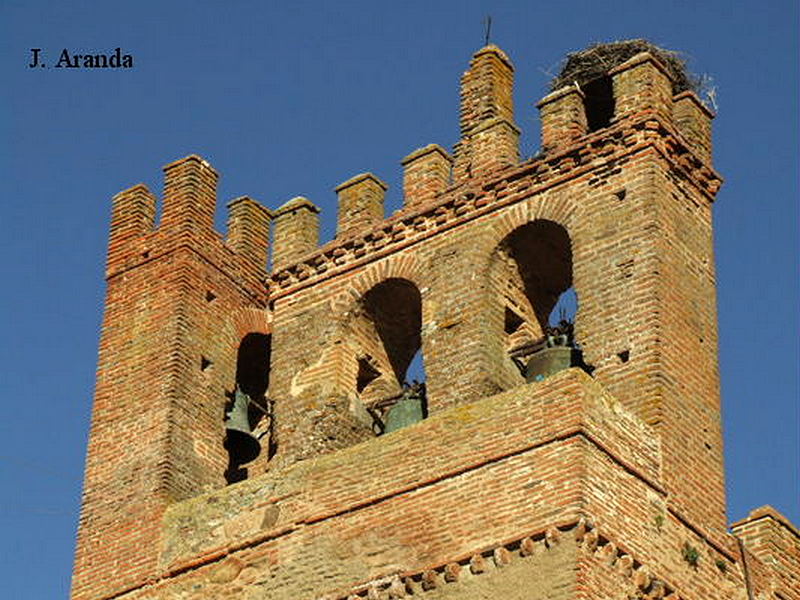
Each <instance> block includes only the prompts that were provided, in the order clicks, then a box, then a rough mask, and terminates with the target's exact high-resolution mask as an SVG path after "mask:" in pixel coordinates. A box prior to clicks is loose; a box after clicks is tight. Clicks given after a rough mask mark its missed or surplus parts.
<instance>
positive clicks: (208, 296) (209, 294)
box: [206, 290, 217, 302]
mask: <svg viewBox="0 0 800 600" xmlns="http://www.w3.org/2000/svg"><path fill="white" fill-rule="evenodd" d="M216 299H217V295H216V294H215V293H214V292H212V291H211V290H208V291H207V292H206V302H213V301H214V300H216Z"/></svg>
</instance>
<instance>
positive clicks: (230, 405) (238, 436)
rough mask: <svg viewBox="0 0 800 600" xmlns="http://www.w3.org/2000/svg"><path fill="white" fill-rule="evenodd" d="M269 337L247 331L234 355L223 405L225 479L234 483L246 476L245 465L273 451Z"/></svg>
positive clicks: (269, 454)
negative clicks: (230, 386)
mask: <svg viewBox="0 0 800 600" xmlns="http://www.w3.org/2000/svg"><path fill="white" fill-rule="evenodd" d="M271 349H272V337H271V336H270V335H266V334H262V333H249V334H247V335H246V336H244V337H243V338H242V341H241V342H240V344H239V350H238V351H237V355H236V383H235V386H234V389H233V391H232V392H230V393H229V394H228V402H227V403H226V405H225V449H226V450H227V451H228V468H227V470H226V471H225V479H226V481H227V482H228V483H235V482H237V481H242V480H243V479H247V476H248V470H247V468H246V467H245V466H244V465H247V464H248V463H251V462H252V461H254V460H255V459H256V458H257V457H258V456H259V455H262V454H263V453H264V452H266V453H267V456H268V458H270V457H272V456H273V455H274V454H275V450H276V448H275V444H274V440H273V436H272V435H271V434H272V406H271V402H270V400H269V397H268V396H267V390H268V388H269V365H270V354H271Z"/></svg>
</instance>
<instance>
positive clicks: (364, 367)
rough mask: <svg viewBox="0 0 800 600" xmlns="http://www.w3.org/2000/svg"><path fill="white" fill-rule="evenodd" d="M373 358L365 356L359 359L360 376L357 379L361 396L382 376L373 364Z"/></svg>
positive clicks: (357, 386) (357, 389)
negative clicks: (365, 389)
mask: <svg viewBox="0 0 800 600" xmlns="http://www.w3.org/2000/svg"><path fill="white" fill-rule="evenodd" d="M373 362H374V361H373V360H372V357H370V356H364V357H362V358H359V359H358V376H357V377H356V391H357V392H358V393H359V394H360V393H361V392H363V391H364V388H366V387H367V386H368V385H369V384H370V383H372V382H373V381H375V380H376V379H377V378H378V377H380V376H381V372H380V370H379V369H378V368H377V367H376V366H375V365H374V364H373Z"/></svg>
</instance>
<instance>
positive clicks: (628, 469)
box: [72, 46, 800, 600]
mask: <svg viewBox="0 0 800 600" xmlns="http://www.w3.org/2000/svg"><path fill="white" fill-rule="evenodd" d="M606 75H607V77H608V79H604V80H603V81H604V82H607V83H608V85H607V86H606V87H607V89H608V90H613V102H612V104H613V106H614V107H615V109H614V114H613V115H612V116H611V118H610V121H609V122H607V123H605V124H603V125H602V126H600V127H599V128H598V127H597V123H598V122H602V119H600V120H598V119H597V118H596V115H593V117H594V118H593V119H588V118H587V115H588V114H590V113H591V111H593V110H595V109H594V108H593V105H592V104H591V102H590V101H588V100H587V97H586V94H584V93H583V91H582V90H580V89H578V88H577V87H575V88H569V87H568V88H563V89H561V90H557V91H555V92H554V93H552V94H550V95H549V96H547V97H545V99H543V100H542V101H541V102H540V103H539V105H538V106H539V108H540V111H541V117H542V132H541V134H542V145H543V151H542V152H541V153H540V154H539V155H538V156H537V157H535V158H533V159H530V160H528V161H525V162H522V163H520V161H519V154H518V148H517V139H518V133H519V132H518V130H517V128H516V125H515V124H514V114H513V105H512V85H513V67H512V65H511V61H510V60H509V58H508V57H507V56H506V55H505V53H503V51H502V50H500V49H499V48H497V47H495V46H489V47H487V48H484V49H482V50H480V51H479V52H478V53H476V55H475V56H474V57H473V60H472V62H471V63H470V68H469V70H468V71H467V72H466V73H465V74H464V76H463V78H462V89H461V138H460V140H459V141H458V143H457V144H456V145H455V148H454V158H453V160H452V173H451V159H450V157H449V155H448V154H447V153H446V152H445V151H444V150H442V149H441V148H440V147H439V146H436V145H429V146H426V147H424V148H422V149H420V150H418V151H415V152H414V153H412V154H411V155H409V156H408V157H407V158H406V159H404V160H403V167H404V197H405V201H404V207H403V209H402V210H401V211H399V212H398V213H396V214H395V215H393V216H392V217H390V218H388V219H384V218H383V193H384V191H385V185H384V184H382V183H381V182H380V181H379V180H378V179H377V178H375V177H374V176H372V175H369V174H364V175H362V176H358V177H356V178H354V179H352V180H349V181H348V182H345V183H344V184H342V185H340V186H339V187H338V188H337V191H338V193H339V219H338V225H339V226H338V228H337V236H336V239H335V240H333V241H331V242H330V243H328V244H326V245H324V246H322V247H318V234H319V214H318V213H319V209H318V208H317V207H316V206H315V205H314V204H313V203H312V202H311V201H309V200H307V199H305V198H294V199H292V200H290V201H289V202H287V203H286V204H284V205H283V206H281V207H280V208H279V209H277V210H276V211H275V212H274V213H272V212H270V211H268V210H267V209H266V208H264V207H262V206H260V205H259V204H258V203H257V202H255V201H254V200H252V199H250V198H247V197H243V198H239V199H236V200H234V201H233V202H231V203H230V205H229V216H230V218H229V225H228V233H227V236H226V238H225V239H224V240H223V238H222V237H221V236H220V235H219V234H218V233H216V232H215V231H214V230H213V228H212V222H213V214H214V210H215V203H216V195H215V187H216V181H217V174H216V172H215V171H214V170H213V168H212V167H211V166H210V165H208V163H206V162H205V161H204V160H203V159H201V158H199V157H196V156H190V157H187V158H185V159H182V160H180V161H176V162H175V163H172V164H171V165H168V166H167V167H166V168H165V192H164V199H163V210H162V214H163V217H162V219H161V223H159V224H158V226H156V224H155V223H154V216H155V214H156V210H155V205H156V198H155V196H154V195H153V194H151V193H150V192H149V191H148V190H147V189H146V188H145V187H144V186H142V185H139V186H135V187H133V188H131V189H129V190H126V191H124V192H121V193H120V194H118V195H117V196H116V197H115V198H114V200H113V203H112V219H111V234H110V239H109V249H108V258H107V280H108V291H107V298H106V311H105V317H104V323H103V333H102V338H101V343H100V359H99V364H98V375H97V388H96V392H95V403H94V412H93V420H92V429H91V434H90V441H89V452H88V457H87V466H86V480H85V485H84V499H83V508H82V513H81V525H80V531H79V539H78V547H77V552H76V563H75V572H74V579H73V590H72V595H73V598H75V599H81V600H83V599H86V600H94V599H99V598H122V597H125V598H137V599H144V598H147V599H166V598H187V599H189V598H191V599H199V598H262V597H271V598H272V597H274V598H293V599H294V598H297V599H301V598H321V597H325V598H330V599H334V598H335V599H337V600H339V599H342V600H344V599H345V598H371V599H375V598H378V599H383V598H400V597H404V595H412V596H421V597H422V596H426V597H429V598H443V599H445V598H456V597H471V598H522V597H525V598H528V597H530V598H549V599H559V600H560V599H564V600H567V599H573V598H593V599H597V598H600V599H602V598H609V599H611V598H614V599H616V598H620V597H623V596H624V597H626V598H672V599H676V598H683V599H686V600H689V599H692V600H695V599H697V600H700V599H710V600H717V599H719V600H723V599H730V598H734V599H740V598H741V599H742V600H744V599H745V598H748V591H750V592H752V593H753V594H756V596H754V597H758V598H761V597H767V594H773V596H774V597H776V598H783V599H792V600H794V599H795V598H798V597H800V592H798V578H799V577H800V575H798V569H799V567H798V562H800V558H799V557H800V551H798V535H797V531H796V529H794V528H793V527H792V526H791V525H790V524H788V523H787V522H786V521H785V519H783V518H782V517H780V515H777V513H774V511H771V510H764V511H761V512H758V513H754V514H753V515H751V516H750V517H748V519H747V520H745V521H743V522H740V523H738V524H736V525H735V527H734V534H735V536H736V537H734V536H732V535H730V534H729V533H727V531H726V522H725V496H724V477H723V468H722V436H721V430H720V398H719V373H718V366H717V321H716V303H715V280H714V261H713V251H712V203H713V200H714V196H715V194H716V192H717V190H718V188H719V186H720V184H721V180H720V178H719V176H718V175H717V174H716V173H715V172H714V170H713V168H712V166H711V136H710V119H711V117H712V115H711V113H710V112H709V111H708V110H707V109H706V108H705V107H703V106H702V104H701V103H700V102H699V101H698V100H697V98H696V96H694V95H693V94H692V93H690V92H684V93H682V94H679V95H677V96H674V97H673V95H672V82H671V80H670V76H669V75H668V74H667V71H666V70H665V69H664V68H663V67H662V66H661V64H660V63H659V62H658V60H657V59H655V58H653V57H652V56H651V55H649V54H647V53H643V54H640V55H637V56H634V57H633V58H631V59H630V60H628V61H626V62H624V63H622V64H619V65H616V66H613V68H611V69H610V70H609V72H608V73H607V74H606ZM593 93H594V92H593ZM609 93H612V91H609ZM590 122H591V123H593V126H592V128H593V129H594V130H593V131H588V129H589V126H588V123H590ZM271 227H272V228H273V244H272V270H271V273H269V274H267V273H266V272H265V265H266V264H267V256H268V252H269V248H268V246H269V230H270V228H271ZM570 287H572V288H574V291H575V293H576V296H577V298H578V312H577V315H576V318H575V336H576V339H577V341H578V342H579V343H580V345H581V348H582V350H583V357H584V360H585V362H586V363H587V364H588V365H589V366H590V367H591V369H590V370H591V376H589V375H587V374H586V373H584V372H583V371H580V370H576V369H571V370H568V371H565V372H562V373H559V374H557V375H554V376H551V377H550V378H548V379H546V380H545V381H543V382H541V383H535V384H525V383H524V380H523V378H522V376H521V375H520V372H519V370H518V369H517V367H516V366H515V364H514V362H513V361H512V359H511V353H512V352H519V351H524V348H525V347H526V346H529V345H530V344H531V343H533V342H536V341H537V340H538V339H539V338H541V337H542V336H543V335H544V333H545V331H546V329H547V327H548V325H549V323H548V317H549V314H550V312H551V310H552V308H553V306H554V305H555V304H556V301H557V300H558V297H559V295H560V294H561V293H563V292H564V291H566V290H567V289H569V288H570ZM250 334H258V335H259V336H260V337H258V338H257V339H258V340H260V341H259V343H260V344H262V351H260V352H261V353H260V354H258V357H259V358H257V362H258V364H251V365H249V366H248V367H247V368H248V369H250V370H255V371H257V372H258V373H261V374H262V375H263V380H264V382H265V383H264V385H265V386H267V385H268V387H267V391H266V394H265V396H264V397H263V398H262V399H261V401H262V402H263V403H265V406H266V405H269V406H272V408H273V412H272V413H271V414H270V415H268V416H266V417H262V418H261V420H260V421H259V424H258V426H257V432H258V433H259V434H263V437H262V448H263V450H262V453H261V455H260V456H259V457H258V458H257V459H256V460H255V461H253V462H251V463H250V464H248V465H245V466H244V467H243V468H241V469H239V470H236V468H235V467H237V466H238V465H234V464H233V463H231V462H229V457H228V455H227V452H226V450H225V448H224V446H223V440H224V437H225V432H224V410H225V407H226V403H228V402H229V400H230V397H231V395H232V393H233V390H234V388H235V387H236V386H237V385H240V384H241V381H240V378H241V377H242V375H241V373H240V372H239V369H240V367H241V365H239V366H237V364H238V363H239V362H240V358H241V356H239V355H240V354H241V353H243V352H244V350H243V348H245V347H246V346H247V344H246V343H242V342H243V340H246V339H250V340H252V339H254V338H253V337H252V336H250ZM248 336H250V337H248ZM240 344H241V346H240ZM521 349H522V350H521ZM417 351H421V353H422V356H423V360H424V365H425V371H426V374H427V380H426V386H427V400H426V410H427V418H426V419H424V420H423V421H421V422H419V423H416V424H415V425H413V426H409V427H406V428H404V429H401V430H399V431H396V432H394V433H392V434H389V435H385V436H381V437H377V438H376V434H375V432H376V429H379V423H376V419H379V418H380V416H381V414H383V413H381V410H385V407H386V406H389V405H390V403H391V402H393V401H395V400H393V399H396V397H397V395H398V394H399V393H400V392H401V389H402V384H403V383H404V379H405V377H406V371H407V369H408V366H409V363H410V362H411V360H412V357H413V356H414V355H415V353H416V352H417ZM254 360H255V359H254ZM261 363H263V364H261ZM387 403H389V404H387ZM382 407H383V408H382ZM241 479H246V481H240V482H239V483H237V484H235V485H230V486H228V485H226V484H227V483H228V482H231V481H234V480H241ZM737 537H738V539H737ZM773 596H769V597H773Z"/></svg>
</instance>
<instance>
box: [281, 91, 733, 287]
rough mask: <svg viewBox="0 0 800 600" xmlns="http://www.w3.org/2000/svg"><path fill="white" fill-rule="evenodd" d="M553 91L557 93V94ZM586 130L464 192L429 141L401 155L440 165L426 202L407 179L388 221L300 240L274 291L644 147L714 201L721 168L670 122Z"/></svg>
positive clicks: (501, 205) (416, 238) (308, 280)
mask: <svg viewBox="0 0 800 600" xmlns="http://www.w3.org/2000/svg"><path fill="white" fill-rule="evenodd" d="M550 96H556V97H557V98H558V97H559V93H558V92H557V93H554V94H551V95H550ZM550 96H548V97H546V99H547V98H549V97H550ZM584 136H585V139H580V140H578V139H577V138H575V139H574V140H573V142H572V143H571V144H564V145H561V146H558V147H554V148H553V149H552V150H551V151H550V152H548V153H545V154H544V155H542V156H537V157H534V158H532V159H530V160H528V161H526V162H524V163H522V164H520V165H519V166H517V167H516V168H514V169H508V170H506V171H503V172H502V174H498V175H497V176H496V177H494V178H487V179H485V180H484V182H483V184H482V186H481V187H480V188H478V189H475V190H474V191H469V192H465V191H463V190H460V189H458V188H454V189H452V190H446V189H445V187H444V181H445V176H444V174H443V173H444V168H442V166H443V165H445V164H447V162H448V161H447V159H446V158H445V154H444V151H443V150H439V149H438V148H439V147H438V146H436V145H432V146H427V147H425V148H422V149H421V150H418V151H416V152H414V153H413V154H411V155H409V157H408V158H407V159H405V160H408V159H411V160H410V163H411V166H414V165H413V163H414V162H415V161H416V160H424V159H426V158H427V159H429V160H430V161H431V162H432V163H433V164H436V163H437V162H438V163H439V168H436V169H432V174H431V175H430V177H431V179H432V180H433V182H434V185H435V187H434V188H433V189H435V190H437V191H436V192H429V193H428V194H427V195H422V197H423V198H425V201H424V202H423V201H414V199H415V198H416V197H417V196H415V192H414V191H413V190H415V189H419V188H413V187H411V186H410V185H409V187H410V188H411V190H412V192H411V195H410V198H411V199H412V200H411V201H408V200H407V201H406V205H405V206H404V208H403V210H401V211H400V212H398V213H396V214H394V215H392V216H391V217H389V218H387V219H385V220H382V221H375V222H374V223H373V224H372V225H371V226H366V225H365V226H364V227H363V228H361V229H360V230H353V231H352V232H351V235H350V236H348V237H344V238H342V239H336V240H334V241H332V242H330V243H328V244H325V245H324V246H322V247H321V248H316V249H315V248H312V246H311V245H310V244H306V245H304V249H305V250H304V253H305V256H304V258H303V260H301V261H297V262H294V263H281V264H280V265H278V266H277V268H273V271H272V273H271V274H270V278H269V282H270V283H269V285H270V290H271V293H272V295H273V297H279V296H281V295H284V294H285V293H286V292H287V291H292V292H294V291H296V290H297V289H299V288H298V285H299V286H300V287H303V288H305V287H308V286H310V285H313V284H314V283H315V282H316V281H318V280H319V279H320V278H323V279H327V278H330V277H333V276H334V275H335V274H336V273H338V272H343V271H347V270H350V269H352V268H354V267H356V266H358V265H361V264H366V263H368V262H371V261H374V260H375V259H376V258H378V257H380V256H383V255H386V254H389V253H391V252H394V251H399V250H402V249H403V248H406V247H407V246H409V245H410V244H413V243H416V242H420V241H423V240H425V239H427V238H429V237H431V236H434V235H437V234H438V233H441V232H444V231H446V230H447V229H450V228H453V227H456V226H458V225H460V224H463V223H465V222H467V221H470V220H472V219H476V218H478V217H480V216H482V215H485V214H489V213H492V212H494V211H498V210H501V209H503V208H504V207H506V206H508V205H510V204H513V203H515V202H518V201H520V200H522V199H523V198H526V197H529V196H531V195H535V194H538V193H544V192H546V191H547V190H548V189H550V188H552V187H558V186H561V185H564V184H566V183H567V182H568V181H570V180H574V179H579V178H582V177H585V176H586V175H587V174H590V173H592V172H597V173H598V176H597V177H598V181H602V179H603V178H604V177H605V175H606V174H605V173H604V172H603V169H604V167H603V166H602V165H603V164H607V163H613V162H615V161H620V160H624V159H625V158H626V157H628V156H630V155H632V154H635V153H638V152H642V151H643V150H644V149H645V148H651V149H654V150H656V151H657V152H659V154H660V155H661V156H663V157H664V158H665V159H667V160H669V162H670V164H671V165H672V166H673V167H674V168H675V169H677V170H678V171H679V172H680V173H681V175H682V177H683V178H684V179H685V181H686V182H687V183H688V184H689V185H691V186H692V187H693V188H694V189H696V190H697V191H698V193H700V194H702V195H703V196H704V197H705V198H706V199H707V201H708V202H713V200H714V197H715V195H716V193H717V191H718V190H719V188H720V186H721V184H722V178H721V177H720V176H719V174H718V173H716V171H714V170H713V169H712V168H710V167H709V166H708V165H707V164H706V163H704V162H702V161H701V160H700V159H699V158H698V157H697V156H696V155H695V153H694V152H693V149H692V148H691V147H690V146H689V145H688V144H687V141H686V139H685V138H684V137H683V136H682V135H680V134H679V132H678V131H677V130H676V129H674V128H673V127H671V126H670V124H669V123H667V124H662V123H660V122H658V121H655V120H653V119H650V118H649V116H648V115H642V116H641V117H640V118H638V119H627V120H626V121H625V122H624V123H621V124H619V125H617V126H614V127H613V128H611V129H610V130H604V131H603V132H597V133H595V134H591V135H586V134H584ZM404 162H405V161H404ZM406 165H409V163H408V162H407V163H406ZM408 168H409V167H408V166H407V169H408ZM408 197H409V196H408V195H407V198H408Z"/></svg>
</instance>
